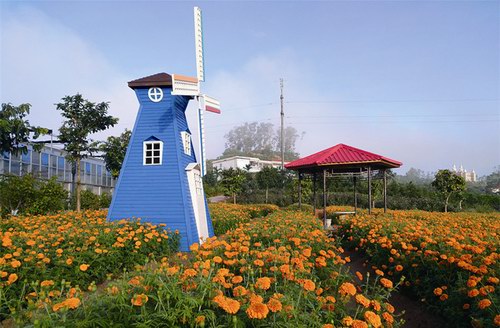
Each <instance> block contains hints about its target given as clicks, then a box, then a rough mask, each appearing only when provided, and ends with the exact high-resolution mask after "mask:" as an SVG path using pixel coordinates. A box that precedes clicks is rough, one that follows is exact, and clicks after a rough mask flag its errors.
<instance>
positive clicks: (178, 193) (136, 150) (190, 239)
mask: <svg viewBox="0 0 500 328" xmlns="http://www.w3.org/2000/svg"><path fill="white" fill-rule="evenodd" d="M197 21H199V25H198V23H197ZM196 26H199V29H198V28H196ZM195 29H196V31H195V32H196V34H200V38H201V43H200V47H201V59H200V60H201V64H199V59H198V57H199V56H198V47H199V46H198V45H197V72H198V74H197V77H196V78H193V77H189V76H184V75H179V74H167V73H158V74H154V75H150V76H147V77H144V78H140V79H137V80H133V81H130V82H129V83H128V86H129V87H130V88H132V89H133V90H134V91H135V93H136V96H137V98H138V100H139V104H140V106H139V112H138V114H137V119H136V122H135V125H134V128H133V130H132V136H131V138H130V143H129V146H128V148H127V153H126V155H125V159H124V162H123V165H122V169H121V172H120V176H119V178H118V182H117V184H116V187H115V192H114V195H113V200H112V202H111V206H110V208H109V213H108V218H109V219H110V220H120V219H122V218H127V217H128V218H130V217H140V218H142V219H143V220H145V221H149V222H151V223H153V224H160V223H164V224H166V226H167V227H168V228H170V229H172V230H178V231H179V233H180V235H181V243H180V249H181V250H182V251H189V245H191V244H192V243H196V242H203V240H205V239H206V238H208V237H211V236H213V235H214V232H213V227H212V221H211V219H210V213H209V211H208V207H207V201H206V198H205V193H204V191H203V183H202V176H203V174H204V173H205V139H204V126H203V112H204V111H209V112H214V113H220V104H219V102H218V101H217V100H215V99H213V98H211V97H208V96H206V95H204V94H202V93H201V92H200V82H201V81H203V80H204V72H203V42H202V30H201V11H200V10H199V8H195ZM195 39H196V40H197V41H196V42H197V44H198V37H195ZM193 98H194V99H196V100H197V102H198V129H199V135H200V138H199V141H198V142H199V145H200V158H199V159H198V160H197V157H196V154H195V153H194V150H193V147H192V145H193V141H192V140H191V130H190V129H189V126H188V122H187V119H186V109H187V105H188V103H189V101H190V100H191V99H193Z"/></svg>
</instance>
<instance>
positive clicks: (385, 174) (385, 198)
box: [384, 169, 387, 213]
mask: <svg viewBox="0 0 500 328" xmlns="http://www.w3.org/2000/svg"><path fill="white" fill-rule="evenodd" d="M384 213H387V170H386V169H384Z"/></svg>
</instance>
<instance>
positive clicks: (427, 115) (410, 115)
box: [287, 114, 500, 118]
mask: <svg viewBox="0 0 500 328" xmlns="http://www.w3.org/2000/svg"><path fill="white" fill-rule="evenodd" d="M457 116H465V117H467V116H471V117H478V116H485V117H487V116H498V117H500V114H407V115H405V114H403V115H397V114H391V115H321V116H311V115H292V116H287V118H364V117H367V118H377V117H457Z"/></svg>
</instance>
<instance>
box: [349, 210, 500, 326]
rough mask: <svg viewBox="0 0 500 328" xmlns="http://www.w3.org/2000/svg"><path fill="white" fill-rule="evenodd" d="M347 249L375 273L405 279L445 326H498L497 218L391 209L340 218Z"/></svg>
mask: <svg viewBox="0 0 500 328" xmlns="http://www.w3.org/2000/svg"><path fill="white" fill-rule="evenodd" d="M340 223H341V227H340V230H339V233H340V234H343V235H344V236H345V240H346V243H345V245H347V246H348V247H352V248H356V249H357V250H362V251H364V252H366V254H367V255H368V257H369V258H370V263H371V264H373V265H374V266H375V267H374V269H377V270H381V271H383V272H385V274H387V275H388V276H390V277H393V278H394V279H396V280H397V279H399V278H400V277H402V276H404V277H405V278H406V282H405V285H406V286H407V287H408V289H409V290H410V292H412V293H414V294H415V295H416V296H417V297H418V298H419V299H422V300H424V301H425V302H426V303H427V304H428V305H429V308H430V309H431V310H433V311H434V312H436V313H437V314H440V315H442V316H443V317H445V318H446V319H447V322H448V323H449V324H450V327H468V326H470V325H472V326H473V327H495V326H500V313H499V309H498V306H499V299H500V292H499V288H498V284H499V281H500V280H499V276H500V266H499V263H498V260H499V259H500V255H499V253H498V250H499V246H500V241H499V236H500V215H499V214H498V213H495V214H476V213H430V212H423V211H390V212H389V213H388V214H387V215H384V214H383V213H381V212H378V213H376V214H374V215H367V214H365V213H363V214H361V215H358V216H357V217H350V218H346V219H343V220H341V222H340Z"/></svg>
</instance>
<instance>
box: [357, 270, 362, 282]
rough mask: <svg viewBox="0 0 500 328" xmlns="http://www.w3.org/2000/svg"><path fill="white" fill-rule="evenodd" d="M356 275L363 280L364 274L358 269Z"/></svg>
mask: <svg viewBox="0 0 500 328" xmlns="http://www.w3.org/2000/svg"><path fill="white" fill-rule="evenodd" d="M356 277H358V279H359V280H361V281H363V275H362V274H361V272H359V271H356Z"/></svg>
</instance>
